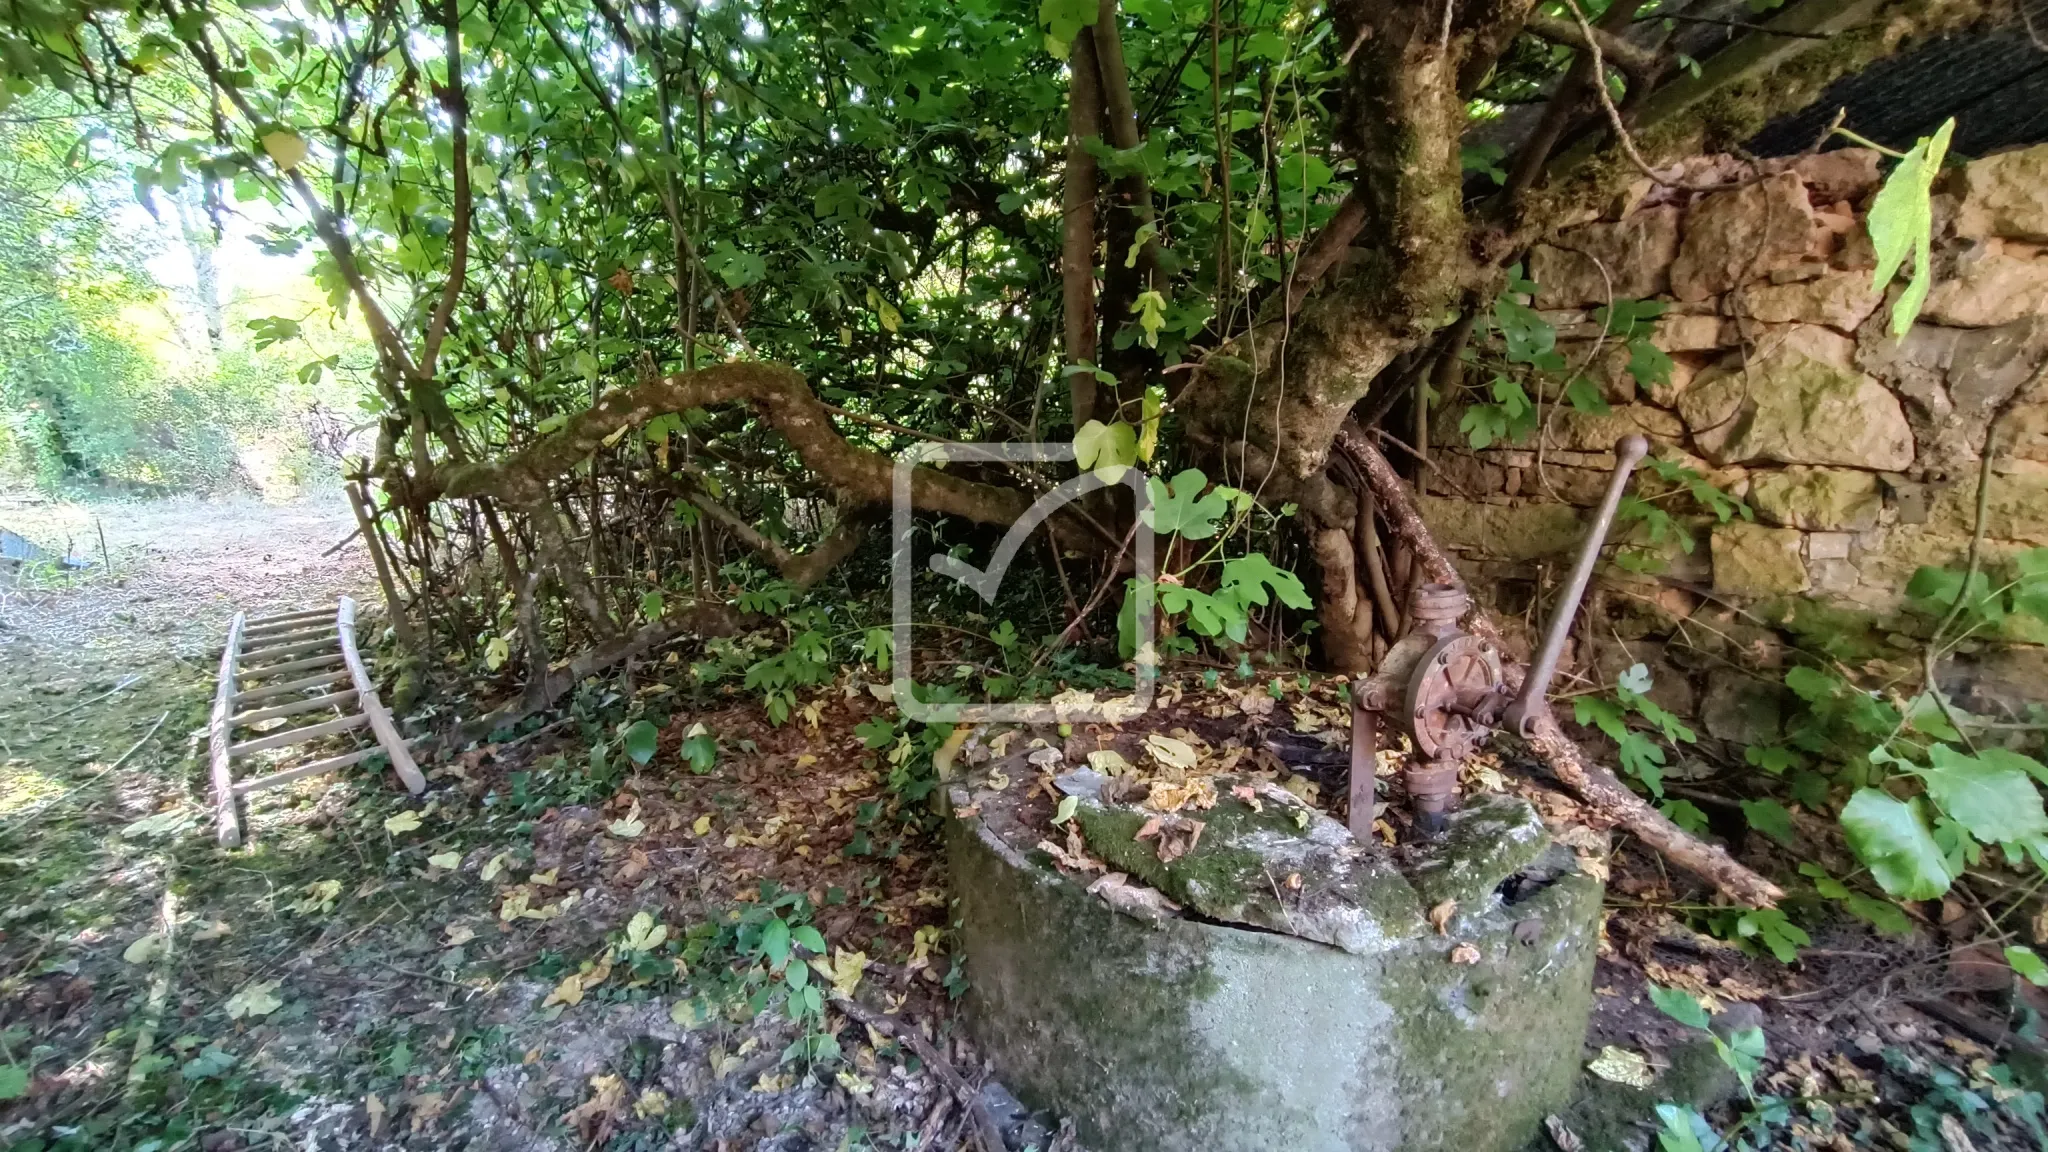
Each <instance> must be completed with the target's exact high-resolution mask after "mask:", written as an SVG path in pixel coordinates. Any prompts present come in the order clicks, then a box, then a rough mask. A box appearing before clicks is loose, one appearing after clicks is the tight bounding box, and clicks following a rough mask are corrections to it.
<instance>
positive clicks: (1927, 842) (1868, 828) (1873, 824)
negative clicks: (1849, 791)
mask: <svg viewBox="0 0 2048 1152" xmlns="http://www.w3.org/2000/svg"><path fill="white" fill-rule="evenodd" d="M1921 807H1922V806H1921V804H1920V801H1919V800H1917V799H1916V800H1913V801H1911V802H1907V801H1904V800H1899V799H1897V798H1895V797H1893V796H1891V795H1890V794H1888V793H1885V792H1882V791H1880V790H1878V789H1876V788H1859V789H1857V791H1856V795H1854V796H1852V797H1850V798H1849V803H1848V804H1847V805H1846V806H1845V807H1843V809H1842V817H1841V820H1842V832H1843V834H1844V836H1845V837H1846V838H1847V840H1848V842H1849V849H1850V851H1852V852H1854V853H1856V857H1857V859H1859V860H1861V861H1863V863H1864V864H1865V865H1866V866H1867V867H1869V869H1870V875H1871V876H1872V877H1873V878H1874V879H1875V880H1876V881H1877V883H1878V886H1879V887H1881V888H1883V889H1884V890H1885V891H1886V892H1888V893H1890V894H1891V895H1893V896H1895V897H1897V898H1898V899H1901V900H1932V899H1934V898H1936V897H1938V896H1940V895H1941V894H1942V893H1944V892H1947V891H1948V886H1949V884H1950V883H1951V882H1952V881H1953V880H1954V879H1955V877H1954V875H1953V874H1952V873H1950V871H1949V867H1948V861H1947V860H1946V859H1945V858H1944V857H1943V856H1942V852H1941V847H1940V846H1939V845H1937V844H1936V843H1935V842H1934V835H1933V833H1931V832H1929V831H1928V830H1927V818H1926V816H1925V814H1924V813H1923V812H1922V811H1921Z"/></svg>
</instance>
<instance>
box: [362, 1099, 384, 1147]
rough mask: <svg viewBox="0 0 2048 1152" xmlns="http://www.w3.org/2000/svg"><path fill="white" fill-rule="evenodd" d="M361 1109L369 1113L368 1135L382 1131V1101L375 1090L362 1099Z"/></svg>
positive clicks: (374, 1134)
mask: <svg viewBox="0 0 2048 1152" xmlns="http://www.w3.org/2000/svg"><path fill="white" fill-rule="evenodd" d="M363 1111H365V1112H367V1113H369V1114H370V1135H371V1136H372V1137H375V1136H376V1135H377V1134H379V1133H381V1132H383V1131H384V1101H382V1100H380V1099H378V1098H377V1094H376V1093H375V1092H372V1093H370V1095H369V1096H368V1097H366V1098H365V1099H364V1100H363Z"/></svg>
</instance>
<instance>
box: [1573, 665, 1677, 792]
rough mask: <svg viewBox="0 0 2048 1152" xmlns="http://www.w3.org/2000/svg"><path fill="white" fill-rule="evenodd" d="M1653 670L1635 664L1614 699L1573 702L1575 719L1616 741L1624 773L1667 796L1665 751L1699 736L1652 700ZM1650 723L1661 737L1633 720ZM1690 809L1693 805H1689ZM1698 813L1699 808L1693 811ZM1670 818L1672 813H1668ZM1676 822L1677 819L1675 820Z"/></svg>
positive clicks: (1587, 699) (1594, 697)
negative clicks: (1651, 676) (1639, 726)
mask: <svg viewBox="0 0 2048 1152" xmlns="http://www.w3.org/2000/svg"><path fill="white" fill-rule="evenodd" d="M1650 687H1651V683H1650V669H1649V667H1648V666H1647V665H1643V664H1634V665H1631V666H1630V667H1629V668H1628V670H1627V671H1626V672H1624V673H1623V674H1622V676H1621V679H1620V683H1618V684H1617V685H1616V687H1615V690H1614V699H1613V700H1611V701H1610V700H1607V699H1604V698H1602V697H1599V696H1590V695H1588V696H1578V697H1574V698H1573V700H1572V710H1573V716H1574V718H1575V719H1577V720H1578V722H1579V723H1581V724H1588V725H1591V726H1593V727H1595V728H1598V729H1599V730H1600V731H1601V732H1602V733H1604V734H1605V735H1606V736H1607V738H1608V739H1610V740H1612V741H1614V743H1615V747H1616V749H1617V750H1618V752H1619V755H1620V758H1621V766H1622V770H1623V771H1625V772H1627V773H1628V774H1629V775H1631V776H1634V777H1635V778H1636V779H1638V780H1641V781H1642V782H1643V786H1644V787H1646V788H1648V789H1649V790H1650V793H1651V795H1653V796H1657V797H1659V798H1662V797H1663V795H1664V766H1665V764H1666V763H1667V761H1666V760H1665V754H1664V749H1665V746H1666V745H1671V746H1676V745H1679V744H1691V743H1694V742H1695V741H1696V740H1697V739H1698V736H1697V734H1696V733H1694V732H1693V730H1692V729H1691V728H1689V727H1687V726H1686V725H1685V724H1684V723H1683V722H1681V721H1680V720H1679V719H1678V717H1676V716H1674V715H1672V714H1671V712H1670V711H1669V710H1667V709H1665V708H1663V707H1661V706H1659V705H1658V704H1657V703H1656V702H1655V701H1653V700H1651V699H1650V698H1649V697H1648V696H1647V695H1645V693H1647V692H1649V690H1650ZM1634 720H1643V721H1648V722H1649V724H1650V726H1651V728H1652V729H1653V730H1654V732H1655V735H1656V736H1657V737H1661V738H1662V741H1663V743H1662V744H1660V743H1659V742H1658V740H1657V739H1654V738H1652V735H1651V734H1650V733H1649V732H1644V731H1642V730H1640V729H1638V728H1636V727H1635V726H1634V724H1633V723H1632V721H1634ZM1688 807H1690V805H1688ZM1692 810H1693V811H1694V812H1697V811H1698V809H1697V808H1694V809H1692ZM1667 815H1669V813H1667ZM1673 819H1676V817H1673Z"/></svg>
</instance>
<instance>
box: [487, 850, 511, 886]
mask: <svg viewBox="0 0 2048 1152" xmlns="http://www.w3.org/2000/svg"><path fill="white" fill-rule="evenodd" d="M511 862H512V858H511V857H510V856H509V855H507V854H505V853H503V852H500V853H498V854H497V855H496V856H493V857H491V859H490V863H488V864H485V865H484V870H483V878H484V882H485V883H486V884H488V883H490V882H491V881H493V880H496V879H497V878H498V873H500V872H503V871H504V870H505V865H507V864H509V863H511Z"/></svg>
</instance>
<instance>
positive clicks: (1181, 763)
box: [1145, 732, 1199, 769]
mask: <svg viewBox="0 0 2048 1152" xmlns="http://www.w3.org/2000/svg"><path fill="white" fill-rule="evenodd" d="M1145 751H1147V752H1150V753H1151V754H1152V758H1153V759H1154V760H1157V761H1159V762H1160V763H1161V764H1164V765H1166V766H1167V767H1168V768H1180V769H1188V768H1193V767H1194V766H1195V761H1196V760H1197V759H1198V758H1199V757H1197V755H1196V753H1195V746H1194V745H1192V744H1190V743H1188V742H1187V741H1185V740H1176V739H1174V738H1173V737H1171V736H1162V735H1160V734H1159V733H1157V732H1152V733H1148V734H1146V736H1145Z"/></svg>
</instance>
